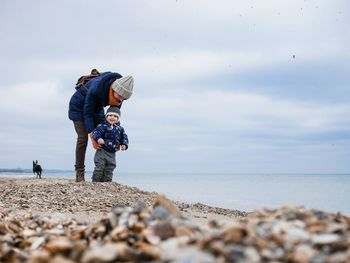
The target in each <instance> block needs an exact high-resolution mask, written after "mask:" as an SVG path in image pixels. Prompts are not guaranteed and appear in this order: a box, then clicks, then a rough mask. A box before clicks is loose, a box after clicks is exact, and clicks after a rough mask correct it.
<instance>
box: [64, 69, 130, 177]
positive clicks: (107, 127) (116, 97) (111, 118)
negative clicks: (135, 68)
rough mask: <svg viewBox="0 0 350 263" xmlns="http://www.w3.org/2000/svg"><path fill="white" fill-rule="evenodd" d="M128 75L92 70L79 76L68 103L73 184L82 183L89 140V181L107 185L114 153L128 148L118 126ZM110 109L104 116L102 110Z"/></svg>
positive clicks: (126, 91)
mask: <svg viewBox="0 0 350 263" xmlns="http://www.w3.org/2000/svg"><path fill="white" fill-rule="evenodd" d="M133 86H134V79H133V77H132V76H125V77H123V76H121V75H120V74H119V73H113V72H103V73H100V72H98V71H97V70H96V69H93V70H92V71H91V74H90V75H86V76H82V77H80V78H79V79H78V82H77V84H76V87H75V89H76V91H75V93H74V94H73V96H72V98H71V99H70V102H69V112H68V116H69V119H70V120H72V121H73V124H74V128H75V131H76V133H77V143H76V148H75V171H76V182H81V181H85V154H86V148H87V144H88V138H89V137H90V139H91V142H92V145H93V147H94V148H95V149H96V152H95V156H94V162H95V168H94V172H93V175H92V181H93V182H111V181H112V177H113V171H114V169H115V167H116V152H117V151H119V150H121V151H125V150H127V149H128V144H129V140H128V136H127V134H126V133H125V130H124V128H123V127H122V126H121V125H120V117H121V113H120V108H121V106H122V104H123V102H124V101H125V100H127V99H129V98H130V97H131V95H132V92H133ZM108 105H109V106H110V107H109V108H108V109H107V112H106V114H104V107H106V106H108Z"/></svg>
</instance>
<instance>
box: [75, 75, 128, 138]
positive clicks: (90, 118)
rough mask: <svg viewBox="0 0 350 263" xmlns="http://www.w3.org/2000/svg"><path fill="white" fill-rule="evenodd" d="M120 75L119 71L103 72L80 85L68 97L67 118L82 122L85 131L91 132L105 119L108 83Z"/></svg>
mask: <svg viewBox="0 0 350 263" xmlns="http://www.w3.org/2000/svg"><path fill="white" fill-rule="evenodd" d="M121 77H122V76H121V75H120V74H119V73H112V72H103V73H101V75H100V76H98V77H96V78H93V79H91V80H90V81H88V82H87V83H86V84H85V86H81V87H80V88H79V89H78V90H77V91H76V92H75V93H74V94H73V96H72V98H71V99H70V102H69V111H68V117H69V119H70V120H72V121H82V122H84V123H85V128H86V131H87V133H90V132H92V131H93V129H94V128H95V127H96V126H97V124H100V123H102V122H103V121H104V120H105V117H104V110H103V107H106V106H107V105H108V102H109V88H110V85H111V84H112V82H113V81H115V80H116V79H119V78H121ZM117 107H119V108H120V107H121V106H117Z"/></svg>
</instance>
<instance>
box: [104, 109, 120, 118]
mask: <svg viewBox="0 0 350 263" xmlns="http://www.w3.org/2000/svg"><path fill="white" fill-rule="evenodd" d="M109 113H115V114H117V115H118V120H120V115H121V114H120V109H119V108H118V107H116V106H110V107H109V108H108V109H107V112H106V117H107V116H108V115H109Z"/></svg>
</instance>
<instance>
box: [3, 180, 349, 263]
mask: <svg viewBox="0 0 350 263" xmlns="http://www.w3.org/2000/svg"><path fill="white" fill-rule="evenodd" d="M38 185H39V186H40V187H37V186H38ZM111 188H112V189H113V191H111ZM29 192H31V194H29ZM94 193H95V195H94ZM113 193H114V194H113ZM116 193H118V194H116ZM121 193H123V195H121ZM103 194H104V197H100V195H103ZM27 195H28V196H27ZM115 195H116V196H117V197H114V196H115ZM50 196H52V198H51V197H50ZM0 197H1V200H0V262H32V263H46V262H53V263H58V262H63V263H71V262H83V263H92V262H145V261H150V262H315V263H316V262H350V218H349V217H347V216H345V215H341V214H333V213H327V212H324V211H318V210H310V209H305V208H303V207H297V206H291V205H286V206H284V207H281V208H278V209H270V210H268V209H261V210H257V211H255V212H254V213H250V214H249V215H247V214H246V213H244V212H239V211H238V212H235V211H232V214H231V215H232V217H231V220H225V221H217V220H208V221H207V222H206V223H200V222H197V221H194V220H191V219H189V218H186V217H184V216H183V211H182V210H186V209H189V210H190V209H192V205H190V204H178V203H173V202H171V201H170V200H168V199H166V198H165V197H163V196H159V195H157V194H156V193H147V192H143V191H140V190H138V189H136V188H130V187H125V186H121V185H118V184H98V185H94V184H91V183H82V184H75V183H74V182H69V181H68V182H67V181H55V180H41V182H40V183H37V182H33V180H22V181H16V180H14V181H4V180H0ZM44 197H45V198H46V199H47V200H44V199H43V198H44ZM83 197H84V198H86V199H83V200H80V199H81V198H83ZM108 197H109V198H108ZM131 197H132V198H131ZM94 198H95V199H94ZM128 198H131V199H128ZM138 198H139V201H137V199H138ZM108 200H109V201H108ZM117 200H119V201H118V202H116V201H117ZM40 202H41V204H42V206H41V208H40V209H39V208H38V207H37V206H38V205H39V204H40ZM89 202H91V203H90V206H91V207H92V208H93V209H106V211H107V210H109V212H108V213H107V212H106V213H105V216H103V217H101V218H100V219H99V220H97V221H96V222H95V223H83V222H79V221H78V220H75V219H71V218H65V219H64V220H58V219H57V218H55V217H51V218H50V217H47V216H43V214H41V215H38V214H33V213H31V212H30V211H31V209H32V208H34V207H35V208H36V209H39V210H41V211H44V210H49V212H50V211H52V212H57V211H60V212H64V211H66V212H67V213H70V212H72V211H71V210H70V208H69V206H74V208H73V213H79V212H81V213H83V212H84V211H85V212H87V211H86V210H84V209H89ZM98 202H106V203H105V204H104V205H101V204H97V203H98ZM114 202H116V203H114ZM123 202H124V203H123ZM11 204H12V206H11ZM183 206H185V207H183ZM197 206H198V207H197V209H201V208H203V210H202V211H203V212H204V213H205V211H206V210H211V209H214V211H216V210H215V208H211V207H209V208H208V207H207V206H205V205H204V206H203V207H202V206H200V205H197ZM90 210H91V209H90ZM74 211H76V212H74ZM218 211H221V212H223V211H222V210H220V209H219V210H218ZM224 211H226V210H224ZM226 212H227V211H226Z"/></svg>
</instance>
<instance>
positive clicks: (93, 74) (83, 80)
mask: <svg viewBox="0 0 350 263" xmlns="http://www.w3.org/2000/svg"><path fill="white" fill-rule="evenodd" d="M98 76H100V72H98V70H97V69H95V68H94V69H92V70H91V73H90V75H84V76H81V77H80V78H79V79H78V81H77V83H76V84H75V89H76V90H77V89H79V88H80V87H81V86H83V87H84V88H85V89H87V88H86V86H85V84H86V82H88V81H89V80H91V79H93V78H96V77H98Z"/></svg>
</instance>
